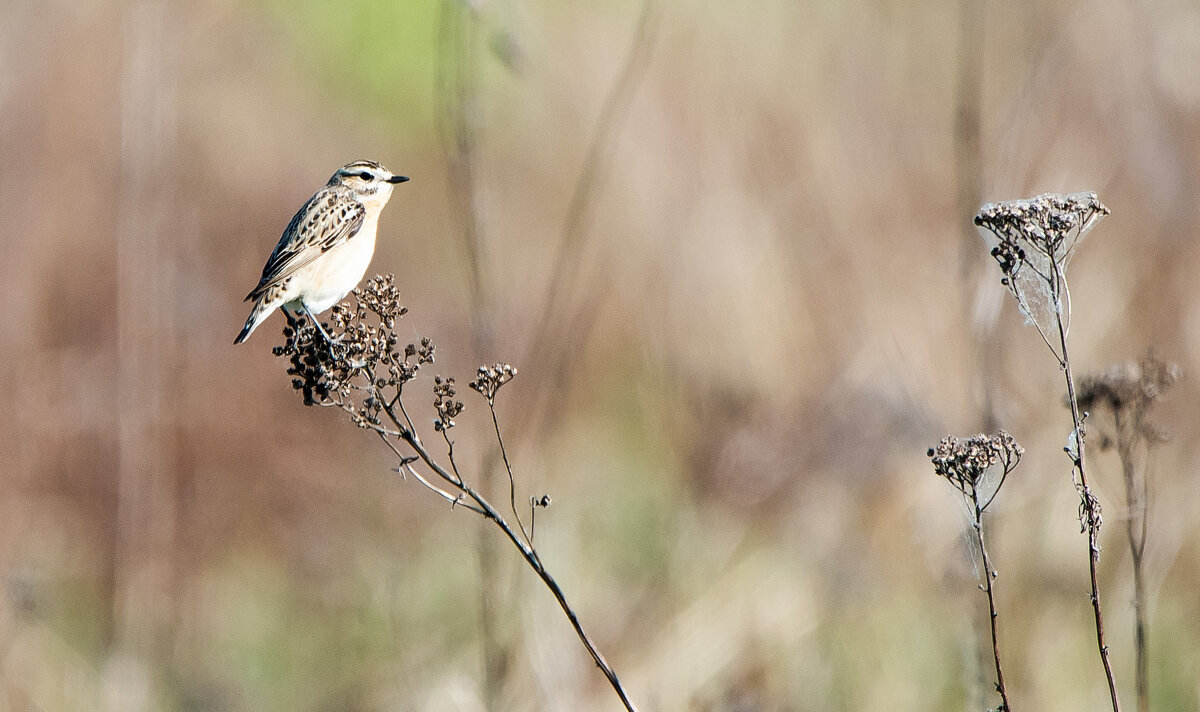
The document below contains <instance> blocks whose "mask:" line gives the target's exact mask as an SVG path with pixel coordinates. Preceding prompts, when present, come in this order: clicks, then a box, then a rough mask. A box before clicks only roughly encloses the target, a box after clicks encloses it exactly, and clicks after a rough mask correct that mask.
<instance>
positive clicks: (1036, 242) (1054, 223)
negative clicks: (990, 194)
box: [975, 193, 1109, 276]
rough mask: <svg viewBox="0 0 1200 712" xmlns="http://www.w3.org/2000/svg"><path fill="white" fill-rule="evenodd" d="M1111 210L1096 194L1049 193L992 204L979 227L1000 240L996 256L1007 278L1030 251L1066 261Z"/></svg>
mask: <svg viewBox="0 0 1200 712" xmlns="http://www.w3.org/2000/svg"><path fill="white" fill-rule="evenodd" d="M1108 212H1109V211H1108V208H1107V207H1105V206H1104V204H1103V203H1101V202H1100V199H1099V198H1098V197H1097V196H1096V194H1095V193H1072V194H1070V195H1062V194H1059V193H1045V194H1043V195H1039V196H1037V197H1036V198H1030V199H1028V200H1009V201H1005V202H1001V203H988V204H987V205H984V206H983V207H982V208H980V209H979V214H978V215H976V216H975V224H976V225H978V226H979V227H982V228H985V229H986V230H988V231H989V232H991V233H992V234H994V235H995V236H996V237H997V238H999V240H1000V244H998V245H997V246H996V247H994V248H992V256H993V257H995V258H996V261H997V262H998V263H999V264H1000V268H1001V270H1002V271H1003V272H1004V274H1005V275H1006V276H1011V275H1012V273H1013V272H1015V271H1016V270H1017V269H1019V268H1020V266H1021V264H1022V263H1024V262H1025V260H1026V249H1027V248H1029V249H1031V250H1033V251H1035V252H1037V253H1039V254H1041V255H1044V256H1046V257H1047V258H1049V259H1052V260H1055V261H1060V260H1063V259H1065V258H1066V257H1067V256H1068V255H1069V253H1070V252H1071V249H1072V248H1074V246H1075V243H1076V242H1078V240H1079V238H1081V237H1082V236H1083V234H1084V233H1086V232H1087V231H1088V230H1089V229H1091V227H1092V226H1093V225H1094V224H1095V223H1096V221H1098V220H1099V219H1100V218H1102V217H1104V216H1105V215H1108Z"/></svg>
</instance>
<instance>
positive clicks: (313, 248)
mask: <svg viewBox="0 0 1200 712" xmlns="http://www.w3.org/2000/svg"><path fill="white" fill-rule="evenodd" d="M366 214H367V209H366V208H365V207H363V205H362V203H360V202H358V201H357V200H352V199H348V198H346V197H345V196H341V195H338V194H337V193H336V192H334V191H331V190H322V191H320V192H318V193H317V194H316V195H314V196H313V197H311V198H309V199H308V202H307V203H305V204H304V207H302V208H300V210H299V211H298V212H297V213H296V215H295V216H294V217H292V221H291V222H290V223H288V226H287V229H286V230H284V231H283V237H281V238H279V244H277V245H275V251H274V252H272V253H271V257H270V259H268V260H267V264H266V266H264V267H263V272H262V279H261V280H259V282H258V286H257V287H255V288H254V290H253V291H251V292H250V294H248V295H246V300H247V301H250V300H252V299H257V298H258V297H260V296H261V295H262V294H263V293H264V292H266V291H267V290H268V289H270V288H271V287H273V286H274V285H276V284H279V283H280V282H282V281H284V280H285V279H287V278H288V277H290V276H292V275H293V274H295V273H296V271H297V270H299V269H300V268H302V267H304V266H305V265H307V264H309V263H310V262H312V261H313V260H315V259H317V258H318V257H320V256H321V255H323V254H325V253H326V252H328V251H329V250H331V249H333V248H334V247H337V246H338V245H340V244H342V243H344V242H346V241H347V240H349V239H350V238H352V237H354V236H355V235H357V234H358V231H359V230H361V229H362V226H363V221H364V220H365V218H366Z"/></svg>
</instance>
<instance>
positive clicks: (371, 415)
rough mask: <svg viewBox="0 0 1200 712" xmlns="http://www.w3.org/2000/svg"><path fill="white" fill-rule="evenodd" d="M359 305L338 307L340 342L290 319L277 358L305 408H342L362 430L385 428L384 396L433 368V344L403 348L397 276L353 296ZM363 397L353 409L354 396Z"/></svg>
mask: <svg viewBox="0 0 1200 712" xmlns="http://www.w3.org/2000/svg"><path fill="white" fill-rule="evenodd" d="M353 296H354V299H353V303H352V304H350V305H347V304H344V303H343V304H338V305H337V306H335V307H333V309H331V310H330V313H329V331H330V333H331V334H332V336H333V338H334V339H335V340H334V341H332V342H331V341H329V340H328V339H326V338H325V337H324V336H322V335H321V334H320V333H319V332H318V330H317V329H316V327H315V326H314V325H313V324H312V323H311V322H310V321H308V320H307V319H304V318H298V319H297V318H293V317H290V316H289V318H288V325H287V326H286V327H285V328H284V330H283V335H284V339H285V341H284V344H283V346H276V347H275V349H274V353H275V355H276V356H287V357H288V359H289V361H290V362H291V366H290V367H289V368H288V374H289V375H291V376H292V377H293V378H292V387H293V388H295V389H296V390H298V391H301V392H302V393H303V395H304V404H305V405H338V406H342V407H343V408H346V409H347V410H349V411H350V412H351V413H352V414H356V415H357V416H358V418H360V420H358V421H356V422H359V424H360V425H363V426H366V425H367V424H369V423H373V424H378V423H379V419H378V417H379V411H380V409H381V408H382V403H381V402H380V398H379V394H380V393H381V392H382V391H384V390H386V389H396V390H398V389H400V388H401V387H403V385H404V384H405V383H408V382H409V381H411V380H412V379H414V378H416V375H417V371H418V370H419V369H420V368H421V366H423V365H424V364H427V363H433V359H434V345H433V344H432V343H431V342H430V341H429V339H421V341H420V343H419V344H408V345H406V346H404V347H403V349H401V348H399V338H398V337H397V336H396V333H395V331H394V330H393V328H394V327H395V323H396V320H397V319H399V318H401V317H403V316H404V315H405V314H406V313H407V312H408V310H407V309H406V308H405V307H403V306H401V305H400V302H399V293H398V292H397V290H396V285H395V281H394V279H393V277H392V275H390V274H389V275H376V276H374V277H372V278H371V279H369V280H367V282H366V284H364V285H363V286H362V287H361V288H359V289H355V290H354V292H353ZM355 392H360V393H362V394H363V396H364V397H363V399H362V402H361V404H358V405H357V406H355V407H347V406H352V405H353V404H352V400H353V399H352V395H353V394H354V393H355Z"/></svg>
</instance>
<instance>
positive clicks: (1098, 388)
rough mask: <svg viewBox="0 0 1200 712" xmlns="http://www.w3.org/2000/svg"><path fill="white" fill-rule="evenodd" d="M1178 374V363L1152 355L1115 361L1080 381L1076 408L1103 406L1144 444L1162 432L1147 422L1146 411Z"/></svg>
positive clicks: (1093, 408) (1179, 372) (1179, 370)
mask: <svg viewBox="0 0 1200 712" xmlns="http://www.w3.org/2000/svg"><path fill="white" fill-rule="evenodd" d="M1181 373H1182V371H1181V369H1180V368H1179V366H1178V365H1177V364H1174V363H1170V362H1168V361H1163V360H1162V359H1160V358H1158V357H1157V356H1155V355H1154V354H1149V355H1147V356H1146V357H1145V358H1143V359H1142V360H1140V361H1138V362H1137V363H1134V362H1127V363H1122V364H1117V365H1115V366H1112V367H1111V368H1109V369H1108V370H1107V371H1105V372H1104V373H1102V374H1099V375H1090V376H1085V377H1083V378H1081V379H1080V380H1079V387H1078V389H1077V393H1078V398H1079V407H1080V408H1083V409H1084V410H1098V409H1100V408H1104V409H1106V410H1108V411H1109V412H1111V413H1112V414H1113V416H1114V417H1115V418H1116V420H1117V423H1118V425H1120V426H1127V427H1129V428H1131V432H1130V435H1133V436H1135V437H1141V438H1144V439H1145V441H1146V442H1147V443H1154V442H1161V441H1162V440H1164V439H1165V435H1164V433H1162V432H1161V431H1160V430H1159V429H1158V428H1156V427H1155V426H1154V425H1152V424H1151V423H1150V422H1149V419H1148V415H1149V411H1150V409H1151V408H1152V407H1153V406H1154V404H1155V403H1156V402H1158V401H1159V400H1160V399H1161V398H1162V397H1163V395H1164V394H1165V393H1166V392H1167V391H1169V390H1170V389H1171V387H1172V386H1174V385H1175V383H1176V382H1177V381H1178V380H1179V378H1180V375H1181Z"/></svg>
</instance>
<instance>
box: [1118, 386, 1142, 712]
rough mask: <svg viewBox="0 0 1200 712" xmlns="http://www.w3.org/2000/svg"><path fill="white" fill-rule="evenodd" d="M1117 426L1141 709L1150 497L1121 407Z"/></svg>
mask: <svg viewBox="0 0 1200 712" xmlns="http://www.w3.org/2000/svg"><path fill="white" fill-rule="evenodd" d="M1114 417H1115V418H1116V426H1117V454H1118V457H1120V459H1121V469H1122V474H1123V475H1124V479H1125V505H1126V507H1128V509H1129V513H1128V516H1126V517H1125V536H1126V538H1127V539H1128V540H1129V555H1130V560H1131V563H1132V565H1133V613H1134V654H1135V656H1136V669H1135V686H1136V692H1137V708H1138V712H1149V709H1150V682H1149V681H1150V657H1149V654H1148V652H1147V650H1146V588H1145V587H1146V584H1145V579H1144V574H1145V572H1144V570H1143V568H1142V562H1143V558H1142V557H1143V554H1145V552H1146V522H1147V516H1146V499H1147V496H1148V492H1147V484H1146V477H1145V474H1144V473H1143V474H1142V476H1141V477H1138V473H1137V465H1136V464H1135V462H1134V453H1133V449H1134V440H1135V436H1131V435H1130V433H1131V432H1134V429H1133V428H1130V427H1127V426H1126V424H1125V422H1124V420H1125V419H1124V418H1123V417H1122V412H1121V410H1119V409H1118V410H1116V412H1115V413H1114Z"/></svg>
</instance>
